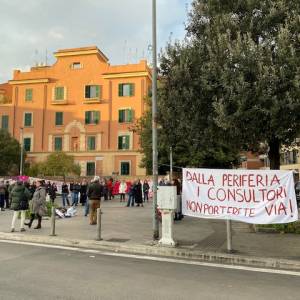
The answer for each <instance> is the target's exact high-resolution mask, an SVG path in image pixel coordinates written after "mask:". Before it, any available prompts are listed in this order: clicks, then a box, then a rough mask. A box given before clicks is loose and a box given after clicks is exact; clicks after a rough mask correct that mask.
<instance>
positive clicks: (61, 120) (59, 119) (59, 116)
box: [55, 112, 64, 126]
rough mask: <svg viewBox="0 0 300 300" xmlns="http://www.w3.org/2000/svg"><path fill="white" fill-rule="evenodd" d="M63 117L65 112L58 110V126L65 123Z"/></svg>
mask: <svg viewBox="0 0 300 300" xmlns="http://www.w3.org/2000/svg"><path fill="white" fill-rule="evenodd" d="M63 119H64V117H63V112H56V113H55V125H56V126H61V125H63V123H64V121H63Z"/></svg>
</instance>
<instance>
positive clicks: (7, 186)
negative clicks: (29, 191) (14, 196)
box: [5, 181, 9, 209]
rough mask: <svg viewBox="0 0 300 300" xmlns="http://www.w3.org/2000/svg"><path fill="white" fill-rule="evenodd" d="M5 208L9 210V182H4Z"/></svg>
mask: <svg viewBox="0 0 300 300" xmlns="http://www.w3.org/2000/svg"><path fill="white" fill-rule="evenodd" d="M5 203H6V204H5V208H6V209H7V208H9V181H6V192H5Z"/></svg>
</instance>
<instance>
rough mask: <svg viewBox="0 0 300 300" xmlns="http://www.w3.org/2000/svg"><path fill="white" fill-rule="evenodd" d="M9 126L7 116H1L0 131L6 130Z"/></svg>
mask: <svg viewBox="0 0 300 300" xmlns="http://www.w3.org/2000/svg"><path fill="white" fill-rule="evenodd" d="M8 124H9V117H8V116H2V121H1V129H4V130H7V129H8Z"/></svg>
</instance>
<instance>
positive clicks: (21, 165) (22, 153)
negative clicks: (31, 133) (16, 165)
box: [20, 127, 24, 176]
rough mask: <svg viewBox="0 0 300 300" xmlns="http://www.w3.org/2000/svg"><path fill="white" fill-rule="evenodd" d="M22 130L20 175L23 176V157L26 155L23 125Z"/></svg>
mask: <svg viewBox="0 0 300 300" xmlns="http://www.w3.org/2000/svg"><path fill="white" fill-rule="evenodd" d="M20 130H21V143H20V144H21V157H20V176H22V175H23V157H24V141H23V127H21V128H20Z"/></svg>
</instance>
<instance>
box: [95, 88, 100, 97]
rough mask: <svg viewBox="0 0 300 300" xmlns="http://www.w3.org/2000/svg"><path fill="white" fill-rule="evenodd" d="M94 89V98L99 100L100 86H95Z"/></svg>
mask: <svg viewBox="0 0 300 300" xmlns="http://www.w3.org/2000/svg"><path fill="white" fill-rule="evenodd" d="M95 88H96V98H99V97H100V86H99V85H96V86H95Z"/></svg>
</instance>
